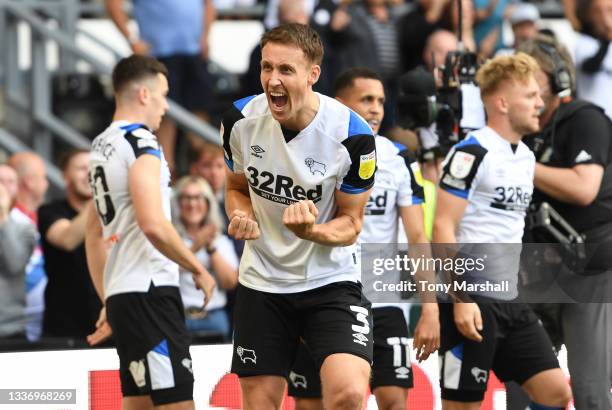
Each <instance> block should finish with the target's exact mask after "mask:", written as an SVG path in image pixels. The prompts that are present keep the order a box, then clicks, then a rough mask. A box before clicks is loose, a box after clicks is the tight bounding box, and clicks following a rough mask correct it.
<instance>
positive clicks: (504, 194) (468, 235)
mask: <svg viewBox="0 0 612 410" xmlns="http://www.w3.org/2000/svg"><path fill="white" fill-rule="evenodd" d="M534 169H535V157H534V155H533V153H532V152H531V151H530V150H529V148H527V146H526V145H525V144H524V143H523V142H519V143H518V145H516V146H515V147H513V146H512V144H510V143H509V142H508V141H507V140H505V139H503V138H502V137H501V136H500V135H499V134H497V133H496V132H495V131H493V130H492V129H491V128H489V127H485V128H482V129H480V130H478V131H473V132H471V133H470V134H469V135H468V136H467V138H466V139H465V140H463V141H461V142H459V143H458V144H456V145H455V146H454V147H453V148H452V149H451V151H450V152H449V153H448V155H447V156H446V159H445V160H444V164H443V171H442V177H441V178H440V187H441V188H442V189H444V190H446V191H447V192H450V193H451V194H454V195H457V196H459V197H461V198H464V199H466V200H467V201H468V205H467V208H466V210H465V213H464V215H463V218H462V219H461V223H460V224H459V227H458V228H457V232H456V238H457V242H458V243H521V240H522V237H523V227H524V225H525V215H526V211H527V208H528V206H529V203H530V202H531V195H532V193H533V175H534Z"/></svg>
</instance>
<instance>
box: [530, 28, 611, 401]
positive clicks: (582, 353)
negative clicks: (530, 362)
mask: <svg viewBox="0 0 612 410" xmlns="http://www.w3.org/2000/svg"><path fill="white" fill-rule="evenodd" d="M519 51H523V52H525V53H527V54H529V55H531V56H532V57H534V58H535V59H536V61H537V62H538V64H539V66H540V70H539V71H538V72H537V74H536V80H537V81H538V84H539V86H540V89H541V95H542V99H543V100H544V103H545V106H544V109H543V110H542V113H541V115H540V126H541V132H540V134H538V135H535V136H532V137H531V138H530V139H529V140H528V141H526V142H529V144H528V145H530V147H531V148H532V150H533V151H534V153H535V156H536V159H537V162H538V163H537V164H536V168H535V176H534V184H535V188H536V191H535V193H534V203H535V204H536V206H537V205H538V204H541V203H543V202H547V203H548V204H549V205H550V206H551V207H552V208H553V209H554V210H555V211H556V212H557V213H558V214H559V215H560V216H561V218H563V219H565V221H566V222H567V223H568V224H569V225H571V227H572V228H573V229H574V230H576V231H578V232H579V233H580V234H582V236H583V237H584V238H585V242H586V244H587V249H590V248H592V249H594V248H595V246H596V244H597V245H599V244H601V243H602V242H608V243H610V241H612V174H610V172H609V170H610V169H611V168H610V161H611V160H612V156H611V155H610V152H611V148H612V141H611V138H612V125H611V124H610V121H609V119H608V118H607V117H606V116H605V114H604V112H603V110H602V109H601V108H599V107H597V106H595V105H593V104H590V103H587V102H584V101H580V100H573V99H571V94H572V90H573V88H574V87H573V86H574V67H573V65H572V62H571V59H570V56H569V54H568V52H567V50H566V49H565V48H564V47H563V46H561V45H560V44H558V43H556V42H555V41H554V40H552V39H550V38H548V37H541V36H539V37H537V38H536V39H535V40H530V41H528V42H526V43H524V44H523V45H521V46H520V47H519ZM533 239H535V240H536V241H537V240H538V239H541V238H537V237H534V238H533ZM543 241H544V242H549V240H546V239H544V240H543ZM587 253H588V252H587ZM607 254H609V251H605V250H604V249H602V251H601V252H600V253H599V254H598V253H595V257H594V258H590V259H589V260H588V261H586V264H585V266H584V268H578V269H574V272H569V271H568V272H564V274H562V275H559V277H558V281H559V284H560V285H561V287H563V288H564V290H565V291H566V292H568V293H571V295H570V296H572V297H573V298H574V299H575V300H578V301H580V302H594V301H595V300H594V299H595V298H599V299H602V300H605V298H607V299H609V298H610V284H611V282H612V281H611V279H612V274H611V272H612V259H610V257H609V255H607ZM601 256H604V257H603V258H602V257H601ZM582 275H584V276H582ZM586 275H591V276H588V277H586ZM587 281H588V282H587ZM585 284H586V285H588V288H587V287H585ZM580 285H582V288H581V286H580ZM598 294H599V295H601V297H598V296H597V295H598ZM602 300H597V301H598V302H601V301H602ZM556 309H557V310H556V313H555V315H556V317H557V320H556V323H554V324H556V325H557V326H558V329H554V330H556V331H558V332H559V334H560V335H561V338H562V342H563V343H565V345H566V348H567V352H568V366H569V371H570V375H571V379H572V389H573V392H574V398H575V406H576V409H578V410H583V409H598V410H604V409H605V410H610V409H612V394H611V390H610V388H611V385H612V360H611V359H610V358H611V357H612V339H611V338H610V334H611V332H612V304H610V303H573V304H559V305H557V306H556ZM547 310H549V311H550V306H549V307H548V308H547ZM543 320H545V319H543Z"/></svg>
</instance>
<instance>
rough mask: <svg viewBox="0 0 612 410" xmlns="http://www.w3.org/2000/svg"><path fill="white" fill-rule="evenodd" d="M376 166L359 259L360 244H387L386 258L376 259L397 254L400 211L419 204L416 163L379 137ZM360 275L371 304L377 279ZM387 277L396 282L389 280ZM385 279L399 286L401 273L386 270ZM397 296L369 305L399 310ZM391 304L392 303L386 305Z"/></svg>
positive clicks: (360, 242)
mask: <svg viewBox="0 0 612 410" xmlns="http://www.w3.org/2000/svg"><path fill="white" fill-rule="evenodd" d="M402 148H404V147H402ZM376 166H377V169H376V177H375V182H374V188H373V189H372V193H371V194H370V198H369V199H368V203H367V205H366V209H365V218H364V221H363V227H362V230H361V233H360V234H359V238H358V239H357V246H358V253H357V254H358V255H359V256H362V250H364V248H362V245H363V244H368V243H370V244H389V246H388V247H385V248H384V250H385V251H386V252H388V254H386V255H380V254H377V255H376V257H383V256H384V257H387V258H394V257H395V254H396V253H397V252H398V247H397V246H395V245H394V244H395V243H396V242H397V235H398V229H399V225H400V224H401V223H402V222H401V219H400V215H399V208H401V207H407V206H412V205H420V204H422V203H423V200H424V194H423V188H422V187H421V186H420V185H419V184H418V182H417V181H416V175H415V174H416V173H418V172H419V170H418V163H417V162H412V161H410V159H408V158H406V157H404V156H401V155H400V149H399V147H398V145H396V144H394V143H393V142H391V141H390V140H389V139H387V138H385V137H383V136H380V135H377V136H376ZM421 223H422V221H421ZM376 249H377V251H376V252H377V253H378V252H379V251H380V250H381V249H380V247H379V246H376ZM372 257H374V256H372ZM363 273H364V274H365V276H364V275H362V280H363V282H364V283H363V284H364V294H365V296H366V297H370V296H371V298H370V299H371V300H376V297H377V296H380V295H375V294H370V292H373V282H374V281H375V280H377V279H378V278H377V277H374V276H373V275H372V272H363ZM389 277H394V278H395V279H394V280H390V279H389ZM385 278H386V281H388V282H391V281H393V282H396V283H399V282H400V279H401V278H400V272H399V271H398V270H386V271H385ZM370 282H372V283H370ZM400 296H401V295H400V294H399V293H397V294H393V295H391V294H388V293H386V294H385V295H384V297H385V299H387V300H386V301H385V303H372V307H373V308H379V307H383V306H398V304H397V302H399V298H400ZM391 300H393V301H394V302H395V303H389V302H390V301H391Z"/></svg>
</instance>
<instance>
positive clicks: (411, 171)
mask: <svg viewBox="0 0 612 410" xmlns="http://www.w3.org/2000/svg"><path fill="white" fill-rule="evenodd" d="M398 155H399V156H400V158H401V159H402V162H403V164H404V170H403V174H404V178H402V181H401V183H400V187H399V195H398V198H397V204H398V205H399V206H410V205H419V204H422V203H423V202H425V193H424V191H423V186H422V185H421V182H422V181H421V169H420V168H419V163H418V162H417V161H416V160H415V159H414V157H413V156H412V154H411V153H410V151H409V150H407V149H404V150H402V151H400V152H399V154H398Z"/></svg>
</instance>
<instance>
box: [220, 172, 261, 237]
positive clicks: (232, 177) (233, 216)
mask: <svg viewBox="0 0 612 410" xmlns="http://www.w3.org/2000/svg"><path fill="white" fill-rule="evenodd" d="M225 174H226V176H227V178H226V183H225V211H226V212H227V215H228V217H229V220H230V224H229V226H228V228H227V232H228V234H229V235H230V236H233V237H234V238H235V239H238V240H241V239H247V240H248V239H257V238H259V226H258V225H257V221H256V220H255V214H254V212H253V206H252V205H251V197H250V196H249V183H248V181H247V179H246V177H245V176H244V174H242V173H236V172H232V171H230V170H229V169H227V170H226V171H225Z"/></svg>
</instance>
